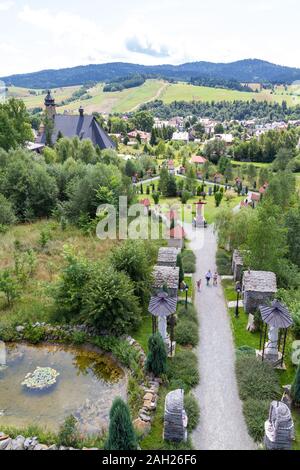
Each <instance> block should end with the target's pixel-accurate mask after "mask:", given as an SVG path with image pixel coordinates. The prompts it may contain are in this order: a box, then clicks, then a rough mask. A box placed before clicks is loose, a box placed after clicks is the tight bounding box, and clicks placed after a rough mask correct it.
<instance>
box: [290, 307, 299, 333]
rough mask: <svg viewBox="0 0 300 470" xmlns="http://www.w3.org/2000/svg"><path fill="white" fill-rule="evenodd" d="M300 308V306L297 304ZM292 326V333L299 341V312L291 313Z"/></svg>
mask: <svg viewBox="0 0 300 470" xmlns="http://www.w3.org/2000/svg"><path fill="white" fill-rule="evenodd" d="M299 308H300V304H299ZM292 317H293V321H294V324H293V326H292V330H293V333H294V335H295V338H296V339H300V310H299V311H297V312H294V313H292Z"/></svg>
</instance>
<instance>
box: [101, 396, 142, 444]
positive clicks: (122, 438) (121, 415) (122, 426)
mask: <svg viewBox="0 0 300 470" xmlns="http://www.w3.org/2000/svg"><path fill="white" fill-rule="evenodd" d="M105 449H106V450H137V438H136V435H135V432H134V429H133V425H132V421H131V417H130V412H129V408H128V406H127V405H126V403H124V402H123V400H121V398H116V399H115V401H114V402H113V405H112V407H111V410H110V414H109V434H108V439H107V442H106V444H105Z"/></svg>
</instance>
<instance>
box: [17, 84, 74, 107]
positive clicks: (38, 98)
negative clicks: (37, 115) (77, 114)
mask: <svg viewBox="0 0 300 470" xmlns="http://www.w3.org/2000/svg"><path fill="white" fill-rule="evenodd" d="M79 89H80V86H70V87H61V88H54V89H53V90H52V94H53V97H54V98H55V101H56V104H57V105H59V104H60V103H61V102H62V101H64V100H66V99H68V98H71V96H72V94H73V93H74V92H75V91H77V90H79ZM32 92H34V93H36V95H34V94H32ZM45 95H46V93H45V90H29V89H28V88H19V87H9V89H8V97H14V98H20V99H22V100H23V101H24V103H25V105H26V107H27V108H28V109H32V108H44V100H45ZM77 109H78V108H77Z"/></svg>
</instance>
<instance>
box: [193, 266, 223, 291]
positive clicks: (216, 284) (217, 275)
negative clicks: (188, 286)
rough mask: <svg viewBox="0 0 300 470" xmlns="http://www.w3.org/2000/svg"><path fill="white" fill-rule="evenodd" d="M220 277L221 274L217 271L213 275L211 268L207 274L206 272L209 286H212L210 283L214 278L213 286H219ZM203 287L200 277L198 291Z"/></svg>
mask: <svg viewBox="0 0 300 470" xmlns="http://www.w3.org/2000/svg"><path fill="white" fill-rule="evenodd" d="M218 277H219V274H218V273H217V272H215V274H214V275H213V274H212V272H211V270H209V271H208V272H207V273H206V274H205V279H206V285H207V287H209V286H210V283H211V280H213V286H214V287H217V286H218ZM201 287H202V279H199V281H197V288H198V292H201Z"/></svg>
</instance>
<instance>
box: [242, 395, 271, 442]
mask: <svg viewBox="0 0 300 470" xmlns="http://www.w3.org/2000/svg"><path fill="white" fill-rule="evenodd" d="M269 409H270V401H269V400H255V399H253V398H249V399H248V400H246V401H245V402H244V404H243V410H244V416H245V420H246V424H247V427H248V431H249V434H250V436H251V437H252V439H253V440H254V441H255V442H261V441H262V440H263V437H264V434H265V422H266V420H267V419H268V416H269Z"/></svg>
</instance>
